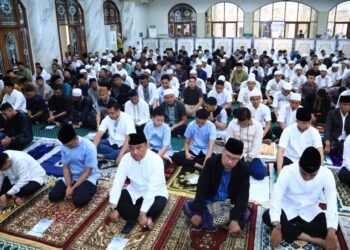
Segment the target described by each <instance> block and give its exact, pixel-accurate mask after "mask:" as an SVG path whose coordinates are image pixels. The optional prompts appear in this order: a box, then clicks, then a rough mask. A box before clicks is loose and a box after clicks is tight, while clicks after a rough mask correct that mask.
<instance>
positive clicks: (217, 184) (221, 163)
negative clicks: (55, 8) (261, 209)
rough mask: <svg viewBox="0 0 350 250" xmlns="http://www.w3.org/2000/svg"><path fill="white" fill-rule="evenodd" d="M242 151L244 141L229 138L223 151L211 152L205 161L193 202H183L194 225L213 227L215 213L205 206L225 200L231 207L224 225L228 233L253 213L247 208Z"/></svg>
mask: <svg viewBox="0 0 350 250" xmlns="http://www.w3.org/2000/svg"><path fill="white" fill-rule="evenodd" d="M242 153H243V143H242V142H241V141H239V140H236V139H234V138H230V139H228V141H227V142H226V144H225V149H224V150H223V151H222V154H217V155H213V156H212V157H211V158H209V159H208V160H207V162H206V164H205V165H204V168H203V170H202V172H201V174H200V176H199V180H198V184H197V192H196V197H195V199H194V201H193V202H188V203H186V204H185V208H184V213H185V214H186V215H187V216H189V217H190V218H191V222H192V224H193V226H195V227H197V229H205V230H215V228H213V226H212V223H213V218H214V216H213V215H212V214H211V213H210V212H209V210H208V206H210V205H213V204H214V203H216V202H222V201H227V200H229V203H230V207H229V211H228V212H229V213H228V214H227V218H226V223H225V225H222V226H223V227H227V226H228V230H229V232H230V233H231V234H239V233H240V231H241V229H242V228H243V227H244V225H245V224H246V223H247V222H248V221H249V219H250V217H251V214H252V212H251V210H250V209H249V208H248V198H249V176H250V174H249V168H248V167H247V166H246V164H245V162H244V159H242V158H241V155H242ZM232 204H234V206H233V207H232Z"/></svg>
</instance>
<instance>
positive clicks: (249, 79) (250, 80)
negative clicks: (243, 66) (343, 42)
mask: <svg viewBox="0 0 350 250" xmlns="http://www.w3.org/2000/svg"><path fill="white" fill-rule="evenodd" d="M247 82H255V76H249V77H248V80H247Z"/></svg>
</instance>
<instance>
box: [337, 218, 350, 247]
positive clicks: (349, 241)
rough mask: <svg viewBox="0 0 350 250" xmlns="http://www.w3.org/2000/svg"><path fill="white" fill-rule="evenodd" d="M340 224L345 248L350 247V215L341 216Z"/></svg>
mask: <svg viewBox="0 0 350 250" xmlns="http://www.w3.org/2000/svg"><path fill="white" fill-rule="evenodd" d="M339 226H340V229H341V230H340V231H341V233H342V237H343V239H344V246H345V245H346V248H345V249H350V217H349V216H339Z"/></svg>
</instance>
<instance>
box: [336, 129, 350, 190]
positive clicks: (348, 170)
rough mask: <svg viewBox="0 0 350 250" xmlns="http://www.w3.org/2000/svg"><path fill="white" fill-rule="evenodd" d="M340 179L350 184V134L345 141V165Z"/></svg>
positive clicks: (340, 173)
mask: <svg viewBox="0 0 350 250" xmlns="http://www.w3.org/2000/svg"><path fill="white" fill-rule="evenodd" d="M338 177H339V180H340V181H341V182H343V183H345V184H347V185H348V186H350V135H348V136H347V137H346V139H345V141H344V149H343V167H342V168H341V169H340V171H339V173H338Z"/></svg>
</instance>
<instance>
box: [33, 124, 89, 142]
mask: <svg viewBox="0 0 350 250" xmlns="http://www.w3.org/2000/svg"><path fill="white" fill-rule="evenodd" d="M47 126H48V125H45V124H41V125H34V124H33V126H32V130H33V135H34V136H36V137H46V138H54V139H56V138H57V134H58V131H59V130H60V128H56V127H55V128H53V129H45V128H46V127H47ZM75 131H76V133H77V135H79V136H86V135H87V134H88V133H89V132H92V130H88V129H86V128H79V129H76V130H75ZM95 132H96V131H95Z"/></svg>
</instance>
